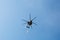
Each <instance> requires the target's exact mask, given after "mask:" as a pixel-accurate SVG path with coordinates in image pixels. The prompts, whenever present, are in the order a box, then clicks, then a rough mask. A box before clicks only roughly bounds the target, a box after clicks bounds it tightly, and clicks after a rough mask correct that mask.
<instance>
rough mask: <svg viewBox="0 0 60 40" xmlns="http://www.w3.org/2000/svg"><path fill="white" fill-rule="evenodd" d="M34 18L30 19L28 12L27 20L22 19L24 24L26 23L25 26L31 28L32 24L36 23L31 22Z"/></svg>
mask: <svg viewBox="0 0 60 40" xmlns="http://www.w3.org/2000/svg"><path fill="white" fill-rule="evenodd" d="M34 19H36V17H34V18H33V19H31V14H29V21H27V20H25V19H23V21H25V22H26V23H25V24H27V25H26V28H28V29H29V28H32V24H35V25H37V24H36V23H34V22H33V20H34Z"/></svg>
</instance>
